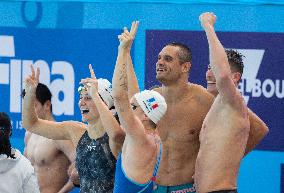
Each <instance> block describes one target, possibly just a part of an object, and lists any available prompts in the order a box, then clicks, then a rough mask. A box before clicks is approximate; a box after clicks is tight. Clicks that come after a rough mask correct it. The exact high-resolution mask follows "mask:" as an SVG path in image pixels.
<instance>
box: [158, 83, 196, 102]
mask: <svg viewBox="0 0 284 193" xmlns="http://www.w3.org/2000/svg"><path fill="white" fill-rule="evenodd" d="M190 87H191V84H190V83H188V82H182V83H176V84H171V85H162V95H163V96H164V97H165V99H166V101H167V102H175V101H179V100H180V99H181V98H183V96H184V95H185V94H187V93H188V92H187V91H188V90H189V89H190Z"/></svg>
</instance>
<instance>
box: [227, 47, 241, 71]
mask: <svg viewBox="0 0 284 193" xmlns="http://www.w3.org/2000/svg"><path fill="white" fill-rule="evenodd" d="M225 51H226V54H227V58H228V62H229V64H230V68H231V71H232V72H239V73H240V74H241V76H242V74H243V70H244V63H243V57H244V56H243V55H242V54H241V53H239V52H238V51H236V50H232V49H228V50H225Z"/></svg>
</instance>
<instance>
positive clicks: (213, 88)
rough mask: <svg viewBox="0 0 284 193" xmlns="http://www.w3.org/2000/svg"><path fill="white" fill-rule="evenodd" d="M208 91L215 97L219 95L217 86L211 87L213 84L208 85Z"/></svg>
mask: <svg viewBox="0 0 284 193" xmlns="http://www.w3.org/2000/svg"><path fill="white" fill-rule="evenodd" d="M207 91H208V92H210V93H211V94H213V95H216V94H218V91H217V88H216V85H211V84H210V85H207Z"/></svg>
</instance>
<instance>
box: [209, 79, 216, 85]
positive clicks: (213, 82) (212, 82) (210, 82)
mask: <svg viewBox="0 0 284 193" xmlns="http://www.w3.org/2000/svg"><path fill="white" fill-rule="evenodd" d="M207 84H216V82H215V81H211V80H208V81H207Z"/></svg>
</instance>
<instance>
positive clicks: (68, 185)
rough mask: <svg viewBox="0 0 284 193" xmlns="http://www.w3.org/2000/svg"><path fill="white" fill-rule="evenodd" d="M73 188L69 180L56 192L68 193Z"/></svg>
mask: <svg viewBox="0 0 284 193" xmlns="http://www.w3.org/2000/svg"><path fill="white" fill-rule="evenodd" d="M73 188H74V184H73V183H72V181H71V180H68V182H67V183H66V184H65V185H64V186H63V187H62V188H61V189H60V190H59V191H58V193H68V192H70V191H71V190H72V189H73Z"/></svg>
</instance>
